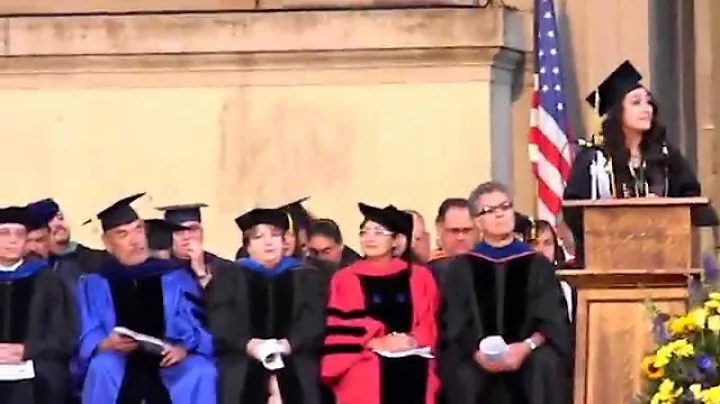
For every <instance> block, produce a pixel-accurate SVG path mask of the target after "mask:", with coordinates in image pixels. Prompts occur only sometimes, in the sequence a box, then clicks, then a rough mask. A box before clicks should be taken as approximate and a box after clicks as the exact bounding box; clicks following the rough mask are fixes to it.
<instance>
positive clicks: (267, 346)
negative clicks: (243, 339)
mask: <svg viewBox="0 0 720 404" xmlns="http://www.w3.org/2000/svg"><path fill="white" fill-rule="evenodd" d="M282 351H283V348H282V345H280V342H278V340H276V339H269V340H266V341H263V342H261V343H260V345H259V346H258V356H259V357H260V359H261V361H262V364H263V366H265V369H268V370H278V369H282V368H284V367H285V362H284V361H283V359H282Z"/></svg>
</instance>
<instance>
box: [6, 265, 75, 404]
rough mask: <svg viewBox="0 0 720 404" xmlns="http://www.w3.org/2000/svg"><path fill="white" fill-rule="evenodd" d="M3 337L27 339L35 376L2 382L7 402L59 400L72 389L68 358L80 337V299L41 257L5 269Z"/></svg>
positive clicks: (8, 340) (39, 403) (42, 403)
mask: <svg viewBox="0 0 720 404" xmlns="http://www.w3.org/2000/svg"><path fill="white" fill-rule="evenodd" d="M0 302H1V303H0V342H1V343H12V344H24V345H25V357H24V358H23V359H24V360H32V361H33V363H34V367H35V378H34V379H29V380H24V381H3V382H0V402H2V403H4V404H15V403H17V404H58V403H63V402H64V401H65V400H66V399H68V398H69V395H70V370H69V367H68V362H69V360H70V357H71V356H72V354H73V349H74V346H75V341H76V340H77V337H78V329H79V327H78V315H77V309H76V306H75V301H74V299H73V296H72V294H71V293H70V291H69V289H68V288H67V287H66V285H65V284H64V283H63V281H62V279H60V277H59V276H57V275H56V274H55V273H53V272H52V271H50V270H49V269H48V268H47V264H46V263H45V262H44V261H40V260H27V261H25V262H24V263H23V264H22V265H21V266H20V267H19V268H18V269H16V270H15V271H13V272H0Z"/></svg>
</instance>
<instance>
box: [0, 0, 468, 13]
mask: <svg viewBox="0 0 720 404" xmlns="http://www.w3.org/2000/svg"><path fill="white" fill-rule="evenodd" d="M477 3H478V1H477V0H2V1H0V15H32V14H56V15H63V14H99V13H158V12H186V11H238V10H278V9H288V8H302V9H312V8H371V7H399V6H405V7H408V6H410V7H448V6H476V5H477Z"/></svg>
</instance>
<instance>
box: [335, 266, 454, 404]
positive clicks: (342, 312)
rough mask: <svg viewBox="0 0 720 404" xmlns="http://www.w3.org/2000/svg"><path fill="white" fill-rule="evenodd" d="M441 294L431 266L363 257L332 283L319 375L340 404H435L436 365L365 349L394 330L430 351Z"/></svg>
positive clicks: (417, 358)
mask: <svg viewBox="0 0 720 404" xmlns="http://www.w3.org/2000/svg"><path fill="white" fill-rule="evenodd" d="M438 305H439V293H438V289H437V286H436V284H435V279H434V278H433V276H432V274H431V272H430V270H429V269H427V268H425V267H423V266H421V265H416V264H413V265H412V270H408V264H407V262H405V261H402V260H400V259H393V260H391V261H390V262H389V263H388V264H384V265H382V266H380V265H379V264H375V263H372V262H370V261H367V260H360V261H358V262H356V263H354V264H352V265H350V266H348V267H346V268H344V269H342V270H340V271H339V272H337V273H336V274H335V276H333V278H332V282H331V285H330V297H329V302H328V312H327V331H326V335H327V336H326V338H325V346H324V349H323V359H322V362H321V373H322V379H323V382H325V383H326V384H328V385H329V386H331V387H332V389H333V391H334V392H335V395H336V397H337V400H338V402H339V403H343V404H391V403H399V402H402V403H406V404H434V403H435V401H436V394H437V391H438V388H439V386H440V382H439V379H438V377H437V375H436V371H435V360H434V359H424V358H421V357H417V356H412V357H407V358H395V359H388V358H384V357H381V356H379V355H377V354H376V353H374V352H372V351H370V350H369V349H367V347H366V346H367V343H368V342H369V341H370V340H372V339H373V338H377V337H382V336H384V335H387V334H388V333H391V332H403V333H407V334H410V335H412V336H413V337H414V338H415V339H416V340H417V342H418V347H424V346H429V347H431V348H432V350H433V353H434V352H435V346H436V342H437V337H438V331H437V323H436V313H437V310H438Z"/></svg>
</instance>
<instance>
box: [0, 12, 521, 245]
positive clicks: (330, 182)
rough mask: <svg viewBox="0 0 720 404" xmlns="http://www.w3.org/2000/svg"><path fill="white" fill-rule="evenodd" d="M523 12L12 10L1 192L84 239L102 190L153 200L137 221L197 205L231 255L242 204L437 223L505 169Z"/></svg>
mask: <svg viewBox="0 0 720 404" xmlns="http://www.w3.org/2000/svg"><path fill="white" fill-rule="evenodd" d="M130 3H131V2H130ZM522 19H523V16H522V15H521V14H520V13H517V12H513V11H509V10H507V9H500V8H492V9H477V8H471V9H448V8H445V9H411V10H365V11H358V10H355V11H302V12H301V11H285V12H273V13H244V12H223V13H192V14H190V13H184V14H161V15H151V14H138V15H115V16H106V15H102V16H101V15H87V16H85V15H82V16H81V15H74V16H67V17H57V16H9V17H7V18H4V19H2V20H0V24H2V25H4V29H2V30H0V33H2V35H3V40H2V44H3V46H2V48H1V49H0V51H1V52H2V54H4V55H5V56H3V57H0V107H1V108H2V111H3V131H2V133H1V134H0V141H1V142H2V144H3V145H4V148H5V149H7V150H12V153H11V154H10V155H9V156H8V157H6V160H5V164H7V165H8V166H11V167H17V168H18V169H17V175H10V176H2V177H0V188H2V189H6V190H11V191H10V195H6V196H4V199H5V200H4V202H15V203H21V202H25V201H27V200H30V199H34V198H40V197H44V196H47V195H52V196H55V197H57V198H58V200H59V201H60V202H61V203H62V205H63V207H64V208H65V209H66V210H67V213H68V215H69V217H70V218H71V221H72V223H73V224H75V225H76V226H75V230H76V234H78V237H79V238H80V239H81V240H82V241H85V242H89V243H91V244H97V239H98V238H97V234H95V233H94V232H93V231H92V229H91V228H79V226H77V224H79V223H81V222H82V221H83V220H85V219H86V218H87V217H88V216H89V215H90V214H92V213H94V212H96V211H97V210H99V208H101V207H103V205H104V204H105V203H107V202H109V201H110V200H112V199H114V198H117V197H119V196H121V195H124V194H129V193H131V192H136V191H141V190H142V191H148V192H150V194H151V195H153V199H152V201H147V200H146V201H145V202H143V203H141V204H140V205H142V206H140V208H139V209H140V211H141V212H142V213H143V214H144V215H146V216H150V215H156V214H157V212H154V211H153V210H152V209H151V207H152V206H153V205H158V204H164V203H172V202H178V203H180V202H190V201H193V200H197V199H201V200H202V201H204V202H207V203H208V204H209V205H211V208H210V209H208V211H207V215H206V222H207V228H208V243H209V245H210V248H211V250H214V251H217V252H219V253H221V254H223V255H227V256H230V255H232V254H233V253H234V250H235V249H236V248H237V246H238V245H239V239H240V238H239V234H238V233H239V232H238V231H237V230H236V229H235V228H234V224H233V222H232V218H233V217H235V216H236V215H237V214H238V213H240V212H242V211H243V210H245V209H249V208H251V207H254V206H257V205H279V204H282V203H284V202H287V201H290V200H292V199H294V198H298V197H301V196H305V195H312V196H313V199H312V200H311V201H310V203H309V207H310V209H311V210H314V211H316V212H318V213H319V214H322V215H327V216H331V217H335V218H338V219H339V220H340V223H341V225H342V226H343V228H345V229H348V232H350V234H349V235H348V236H349V239H350V240H351V242H352V241H353V239H354V234H352V229H354V228H356V226H357V224H358V222H359V215H358V213H357V212H356V208H355V206H356V205H355V204H356V202H357V201H367V202H370V203H378V204H381V203H388V202H394V203H397V204H399V205H402V206H407V207H413V208H417V209H419V210H420V211H421V212H422V213H423V214H425V215H426V217H428V219H429V220H432V217H433V216H434V213H435V209H437V206H438V204H439V202H440V201H441V200H442V199H443V198H444V197H446V196H448V195H452V196H456V195H461V196H462V195H466V194H467V192H468V190H469V189H470V188H471V187H472V186H474V185H476V184H477V183H478V182H480V181H482V180H486V179H488V178H490V177H491V176H492V177H495V178H499V179H503V180H506V181H508V182H512V181H513V178H514V177H515V176H516V175H518V173H516V172H515V169H514V166H515V161H514V160H515V159H514V157H515V154H516V150H517V149H518V146H517V145H515V143H514V136H513V119H512V117H513V112H512V103H513V100H514V99H515V98H516V94H514V93H513V91H512V90H513V83H514V82H515V80H516V79H515V74H514V73H515V72H516V71H517V69H518V66H520V62H521V58H522V55H523V53H524V52H526V51H527V49H526V48H525V38H524V37H523V30H522ZM519 147H521V148H524V146H519ZM529 177H530V174H529V172H528V173H526V178H529ZM526 209H527V208H526Z"/></svg>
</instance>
